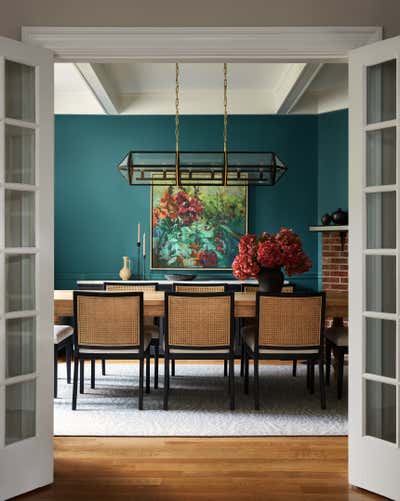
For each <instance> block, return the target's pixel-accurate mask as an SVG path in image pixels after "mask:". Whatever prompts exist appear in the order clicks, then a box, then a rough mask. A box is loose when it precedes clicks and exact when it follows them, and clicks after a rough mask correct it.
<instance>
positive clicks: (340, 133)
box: [318, 110, 349, 216]
mask: <svg viewBox="0 0 400 501" xmlns="http://www.w3.org/2000/svg"><path fill="white" fill-rule="evenodd" d="M348 136H349V127H348V112H347V110H339V111H332V112H330V113H322V114H321V115H318V215H319V216H321V215H322V214H325V213H327V212H328V213H329V214H331V213H332V212H334V211H335V210H336V209H338V208H339V207H340V208H341V209H343V210H347V208H348V187H349V183H348V152H349V148H348Z"/></svg>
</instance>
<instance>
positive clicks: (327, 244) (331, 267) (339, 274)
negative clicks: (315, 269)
mask: <svg viewBox="0 0 400 501" xmlns="http://www.w3.org/2000/svg"><path fill="white" fill-rule="evenodd" d="M348 278H349V277H348V249H347V233H346V236H345V241H344V247H343V250H342V243H341V239H340V233H339V232H336V231H333V232H326V233H323V234H322V288H323V290H325V291H346V290H347V288H348Z"/></svg>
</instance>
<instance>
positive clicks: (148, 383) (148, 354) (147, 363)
mask: <svg viewBox="0 0 400 501" xmlns="http://www.w3.org/2000/svg"><path fill="white" fill-rule="evenodd" d="M146 393H150V347H148V348H147V353H146Z"/></svg>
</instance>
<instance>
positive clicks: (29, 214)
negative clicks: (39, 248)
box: [5, 190, 35, 247]
mask: <svg viewBox="0 0 400 501" xmlns="http://www.w3.org/2000/svg"><path fill="white" fill-rule="evenodd" d="M5 237H6V238H5V242H6V247H34V246H35V193H33V192H31V191H16V190H6V194H5Z"/></svg>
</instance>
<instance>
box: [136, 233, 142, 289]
mask: <svg viewBox="0 0 400 501" xmlns="http://www.w3.org/2000/svg"><path fill="white" fill-rule="evenodd" d="M136 245H137V277H138V279H139V280H140V278H141V269H140V268H141V267H140V258H141V253H140V247H141V245H140V242H137V244H136Z"/></svg>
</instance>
